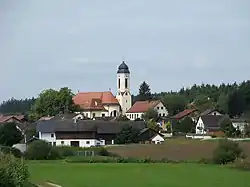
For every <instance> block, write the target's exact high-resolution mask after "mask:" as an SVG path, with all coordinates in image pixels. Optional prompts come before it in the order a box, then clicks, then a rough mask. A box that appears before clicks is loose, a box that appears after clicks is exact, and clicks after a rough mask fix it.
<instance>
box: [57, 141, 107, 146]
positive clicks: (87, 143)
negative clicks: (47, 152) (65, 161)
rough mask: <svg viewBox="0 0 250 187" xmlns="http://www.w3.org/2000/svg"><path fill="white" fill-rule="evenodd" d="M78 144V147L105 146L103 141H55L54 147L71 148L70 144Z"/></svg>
mask: <svg viewBox="0 0 250 187" xmlns="http://www.w3.org/2000/svg"><path fill="white" fill-rule="evenodd" d="M76 141H78V142H79V147H91V146H96V145H105V141H99V140H96V139H57V140H56V146H72V145H71V142H76Z"/></svg>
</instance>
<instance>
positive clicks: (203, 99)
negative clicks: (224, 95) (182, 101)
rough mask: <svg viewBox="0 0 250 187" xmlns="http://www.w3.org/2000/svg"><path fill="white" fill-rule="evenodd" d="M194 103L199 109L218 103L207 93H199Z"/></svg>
mask: <svg viewBox="0 0 250 187" xmlns="http://www.w3.org/2000/svg"><path fill="white" fill-rule="evenodd" d="M194 104H195V106H196V108H197V109H198V110H199V111H204V110H207V109H210V108H214V107H215V105H216V103H215V102H214V101H213V100H212V99H211V98H210V97H209V96H206V95H198V96H197V97H196V99H195V101H194Z"/></svg>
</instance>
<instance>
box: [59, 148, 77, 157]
mask: <svg viewBox="0 0 250 187" xmlns="http://www.w3.org/2000/svg"><path fill="white" fill-rule="evenodd" d="M55 149H57V151H58V153H59V154H60V156H61V157H63V158H65V157H69V156H75V155H76V152H77V148H75V147H70V146H58V147H55Z"/></svg>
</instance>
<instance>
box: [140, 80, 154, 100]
mask: <svg viewBox="0 0 250 187" xmlns="http://www.w3.org/2000/svg"><path fill="white" fill-rule="evenodd" d="M151 98H152V94H151V90H150V87H149V85H148V84H147V83H146V82H145V81H143V82H142V84H141V85H140V88H139V94H138V95H137V99H136V100H138V101H146V100H149V99H151Z"/></svg>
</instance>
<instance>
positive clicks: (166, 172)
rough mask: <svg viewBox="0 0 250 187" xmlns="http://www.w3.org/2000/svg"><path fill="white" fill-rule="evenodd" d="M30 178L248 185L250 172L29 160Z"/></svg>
mask: <svg viewBox="0 0 250 187" xmlns="http://www.w3.org/2000/svg"><path fill="white" fill-rule="evenodd" d="M28 166H29V171H30V174H31V181H33V182H35V183H43V182H45V181H50V182H53V183H56V184H59V185H62V186H63V187H118V186H119V187H128V186H134V187H165V186H171V187H201V186H202V187H235V186H239V187H250V173H249V172H244V171H238V170H235V169H230V168H227V167H222V166H213V165H198V164H72V163H63V162H62V161H46V162H36V161H35V162H29V164H28Z"/></svg>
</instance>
